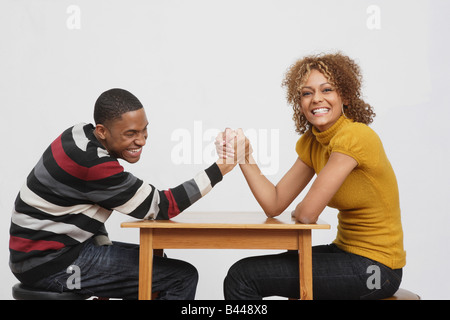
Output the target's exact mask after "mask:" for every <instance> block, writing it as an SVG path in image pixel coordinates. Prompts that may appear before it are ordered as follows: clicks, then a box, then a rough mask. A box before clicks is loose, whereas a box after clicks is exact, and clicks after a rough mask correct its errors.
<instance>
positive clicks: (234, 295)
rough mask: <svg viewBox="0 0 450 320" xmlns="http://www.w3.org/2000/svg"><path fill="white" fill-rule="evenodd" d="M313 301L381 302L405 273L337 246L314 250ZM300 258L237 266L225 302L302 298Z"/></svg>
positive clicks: (287, 255) (226, 288) (247, 261)
mask: <svg viewBox="0 0 450 320" xmlns="http://www.w3.org/2000/svg"><path fill="white" fill-rule="evenodd" d="M312 271H313V298H314V299H382V298H386V297H390V296H392V295H393V294H394V293H395V292H396V291H397V289H398V288H399V286H400V282H401V278H402V269H397V270H392V269H390V268H388V267H386V266H385V265H383V264H381V263H379V262H376V261H373V260H370V259H368V258H365V257H362V256H359V255H356V254H352V253H348V252H345V251H343V250H340V249H339V248H338V247H337V246H336V245H334V244H331V245H324V246H315V247H313V249H312ZM299 281H300V280H299V267H298V254H297V252H296V251H294V252H289V251H288V252H285V253H281V254H276V255H266V256H258V257H249V258H245V259H242V260H240V261H238V262H237V263H235V264H234V265H233V266H232V267H231V268H230V270H229V271H228V275H227V276H226V278H225V281H224V294H225V299H230V300H256V299H261V298H263V297H269V296H282V297H288V298H299V296H300V294H299Z"/></svg>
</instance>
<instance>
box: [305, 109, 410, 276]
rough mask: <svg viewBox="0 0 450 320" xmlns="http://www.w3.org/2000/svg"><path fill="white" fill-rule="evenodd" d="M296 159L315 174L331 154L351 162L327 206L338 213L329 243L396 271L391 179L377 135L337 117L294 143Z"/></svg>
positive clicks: (399, 238) (400, 257) (397, 230)
mask: <svg viewBox="0 0 450 320" xmlns="http://www.w3.org/2000/svg"><path fill="white" fill-rule="evenodd" d="M296 151H297V153H298V155H299V157H300V159H301V160H302V161H303V162H305V163H306V164H307V165H308V166H310V167H311V168H313V169H314V171H315V172H316V174H319V172H320V171H321V170H322V169H323V167H324V166H325V165H326V163H327V161H328V159H329V157H330V154H331V152H340V153H343V154H346V155H349V156H351V157H352V158H354V159H355V160H356V161H357V163H358V165H357V166H356V168H355V169H353V171H352V172H351V173H350V174H349V176H348V177H347V179H346V180H345V181H344V183H343V184H342V186H341V187H340V188H339V190H338V192H337V193H336V194H335V195H334V197H333V198H332V199H331V201H330V202H329V203H328V206H330V207H332V208H336V209H338V210H339V214H338V221H339V224H338V227H337V236H336V239H335V240H334V242H333V243H335V244H336V245H337V246H338V247H339V248H341V249H342V250H344V251H347V252H351V253H354V254H358V255H361V256H364V257H367V258H370V259H372V260H375V261H378V262H381V263H383V264H384V265H386V266H388V267H390V268H392V269H399V268H402V267H403V266H404V265H405V264H406V252H405V251H404V249H403V230H402V223H401V218H400V203H399V194H398V186H397V179H396V177H395V173H394V170H393V169H392V166H391V164H390V162H389V160H388V158H387V156H386V153H385V151H384V148H383V145H382V143H381V140H380V138H379V137H378V135H377V134H376V133H375V132H374V131H373V130H372V129H371V128H369V127H368V126H367V125H365V124H362V123H358V122H353V121H352V120H350V119H347V118H345V117H343V116H341V117H340V118H339V120H338V121H337V122H336V123H335V124H334V125H333V126H332V127H331V128H329V129H328V130H326V131H324V132H319V131H318V130H317V129H316V128H315V127H313V128H312V130H309V131H307V132H306V133H305V134H303V135H302V137H301V138H300V139H299V140H298V142H297V145H296Z"/></svg>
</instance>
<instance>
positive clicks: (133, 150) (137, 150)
mask: <svg viewBox="0 0 450 320" xmlns="http://www.w3.org/2000/svg"><path fill="white" fill-rule="evenodd" d="M141 149H142V148H139V149H128V151H129V152H132V153H138V152H139V151H141Z"/></svg>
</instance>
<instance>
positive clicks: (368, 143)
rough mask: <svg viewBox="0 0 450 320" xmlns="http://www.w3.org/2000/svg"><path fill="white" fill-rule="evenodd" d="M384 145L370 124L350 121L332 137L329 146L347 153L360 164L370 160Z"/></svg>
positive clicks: (333, 149) (332, 149) (336, 150)
mask: <svg viewBox="0 0 450 320" xmlns="http://www.w3.org/2000/svg"><path fill="white" fill-rule="evenodd" d="M381 146H382V144H381V140H380V138H379V137H378V134H377V133H376V132H375V131H374V130H373V129H372V128H370V127H369V126H368V125H366V124H364V123H360V122H353V121H349V122H348V124H347V125H346V126H343V127H342V128H341V130H339V131H338V132H337V133H336V135H335V136H334V137H333V139H331V141H330V145H329V148H330V149H331V150H330V151H331V152H333V151H335V152H342V153H346V154H348V155H350V156H352V157H353V158H355V159H356V160H357V161H358V163H359V164H361V163H362V162H365V161H367V160H369V159H370V158H371V157H372V156H375V154H374V153H377V152H378V150H379V149H380V147H381Z"/></svg>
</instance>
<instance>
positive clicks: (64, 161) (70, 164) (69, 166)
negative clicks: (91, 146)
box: [51, 136, 123, 181]
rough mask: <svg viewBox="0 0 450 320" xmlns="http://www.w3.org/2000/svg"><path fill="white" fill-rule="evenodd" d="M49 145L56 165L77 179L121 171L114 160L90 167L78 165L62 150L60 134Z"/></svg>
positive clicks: (98, 177)
mask: <svg viewBox="0 0 450 320" xmlns="http://www.w3.org/2000/svg"><path fill="white" fill-rule="evenodd" d="M51 147H52V154H53V157H54V158H55V161H56V163H57V164H58V166H59V167H60V168H61V169H63V170H64V171H65V172H67V173H68V174H70V175H71V176H74V177H76V178H78V179H81V180H84V181H93V180H100V179H105V178H108V177H110V176H113V175H115V174H117V173H121V172H123V167H122V166H121V165H120V164H119V163H118V162H115V161H110V162H105V163H102V164H98V165H96V166H93V167H90V168H88V167H83V166H80V165H79V164H78V163H76V162H75V161H73V160H72V159H71V158H70V157H69V156H68V155H67V154H66V153H65V152H64V149H63V146H62V141H61V136H59V137H58V138H57V139H56V140H55V141H54V142H53V143H52V145H51Z"/></svg>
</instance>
